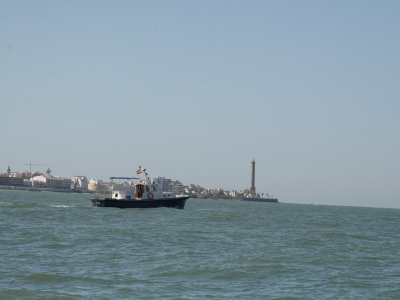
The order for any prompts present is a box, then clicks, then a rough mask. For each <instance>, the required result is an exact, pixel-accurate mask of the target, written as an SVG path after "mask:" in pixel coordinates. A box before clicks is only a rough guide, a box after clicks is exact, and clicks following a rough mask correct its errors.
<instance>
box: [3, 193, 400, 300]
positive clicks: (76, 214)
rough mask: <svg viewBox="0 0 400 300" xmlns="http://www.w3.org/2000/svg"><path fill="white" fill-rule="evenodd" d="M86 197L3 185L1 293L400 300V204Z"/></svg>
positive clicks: (23, 295)
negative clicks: (98, 203)
mask: <svg viewBox="0 0 400 300" xmlns="http://www.w3.org/2000/svg"><path fill="white" fill-rule="evenodd" d="M90 198H91V195H90V194H72V193H55V192H28V191H7V190H0V299H188V300H191V299H400V210H399V209H384V208H366V207H345V206H327V205H305V204H289V203H259V202H241V201H230V200H206V199H189V200H188V201H187V203H186V206H185V209H183V210H179V209H172V208H152V209H119V208H104V207H103V208H102V207H93V206H92V204H91V201H90ZM291 200H292V201H293V202H295V200H296V199H291Z"/></svg>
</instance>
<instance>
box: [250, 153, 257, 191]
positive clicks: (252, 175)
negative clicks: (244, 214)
mask: <svg viewBox="0 0 400 300" xmlns="http://www.w3.org/2000/svg"><path fill="white" fill-rule="evenodd" d="M255 179H256V162H255V161H254V159H253V161H252V162H251V170H250V192H251V195H252V196H253V197H254V196H255V195H256V187H255V186H254V182H255Z"/></svg>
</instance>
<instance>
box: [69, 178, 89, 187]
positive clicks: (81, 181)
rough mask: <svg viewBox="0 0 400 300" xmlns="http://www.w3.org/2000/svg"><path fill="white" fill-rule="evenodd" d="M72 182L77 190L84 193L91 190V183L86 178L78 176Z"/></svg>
mask: <svg viewBox="0 0 400 300" xmlns="http://www.w3.org/2000/svg"><path fill="white" fill-rule="evenodd" d="M71 181H72V184H73V185H74V186H75V188H77V189H81V190H82V191H87V190H88V189H89V182H88V180H87V178H86V176H81V175H77V176H74V178H72V180H71Z"/></svg>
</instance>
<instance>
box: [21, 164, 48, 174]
mask: <svg viewBox="0 0 400 300" xmlns="http://www.w3.org/2000/svg"><path fill="white" fill-rule="evenodd" d="M25 166H29V176H32V166H51V165H49V164H33V163H31V162H30V163H29V164H25Z"/></svg>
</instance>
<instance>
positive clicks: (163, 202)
mask: <svg viewBox="0 0 400 300" xmlns="http://www.w3.org/2000/svg"><path fill="white" fill-rule="evenodd" d="M188 198H189V197H181V198H173V199H171V198H169V199H156V200H117V199H112V198H92V199H91V201H92V203H93V206H97V207H118V208H156V207H172V208H178V209H183V208H184V207H185V203H186V200H187V199H188Z"/></svg>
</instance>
